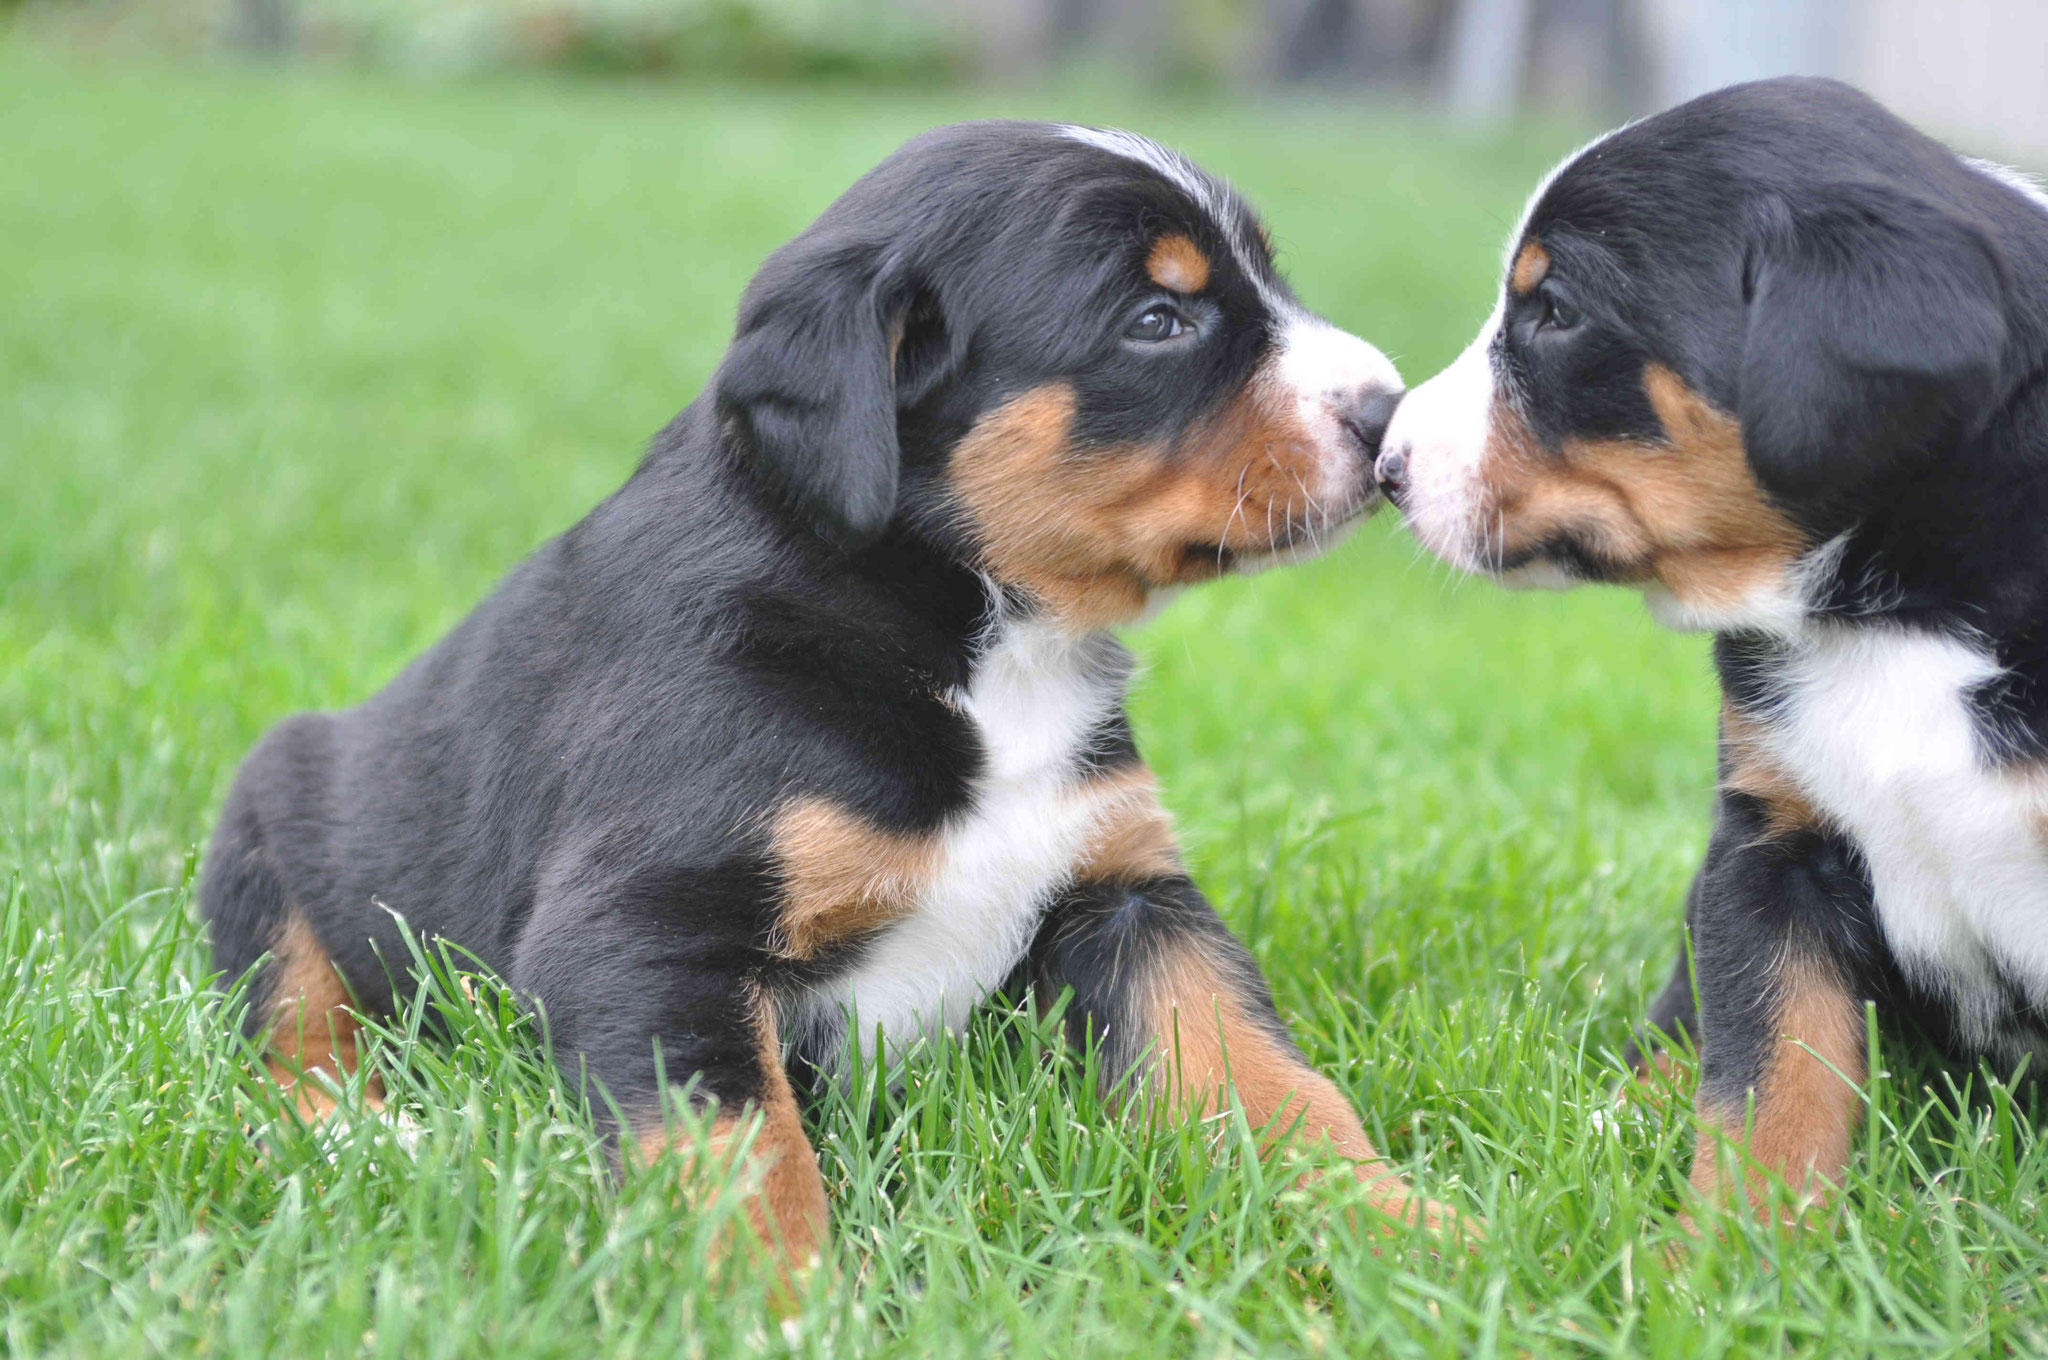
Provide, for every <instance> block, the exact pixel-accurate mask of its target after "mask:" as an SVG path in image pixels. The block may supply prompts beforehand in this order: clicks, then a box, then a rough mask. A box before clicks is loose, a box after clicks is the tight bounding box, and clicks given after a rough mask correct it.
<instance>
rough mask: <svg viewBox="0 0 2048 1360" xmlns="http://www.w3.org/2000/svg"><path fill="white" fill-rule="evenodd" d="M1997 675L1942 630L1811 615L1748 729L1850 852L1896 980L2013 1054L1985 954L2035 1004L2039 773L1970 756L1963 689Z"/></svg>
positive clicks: (2042, 864) (2047, 891) (2042, 896)
mask: <svg viewBox="0 0 2048 1360" xmlns="http://www.w3.org/2000/svg"><path fill="white" fill-rule="evenodd" d="M1997 672H1998V667H1997V665H1996V663H1995V662H1994V661H1993V660H1992V658H1991V657H1990V655H1989V654H1988V653H1986V652H1984V651H1983V650H1981V649H1979V648H1977V647H1974V646H1970V645H1967V644H1965V643H1963V642H1960V641H1957V640H1955V639H1953V638H1947V637H1941V636H1937V635H1935V634H1932V633H1926V632H1915V631H1907V630H1904V629H1899V628H1893V627H1889V626H1873V625H1869V624H1861V625H1858V624H1844V623H1837V622H1832V621H1819V620H1816V621H1813V622H1811V623H1809V624H1808V625H1807V626H1806V627H1805V628H1804V629H1803V630H1802V631H1801V632H1800V634H1799V635H1798V636H1797V637H1796V638H1795V639H1794V640H1793V641H1792V645H1791V650H1790V657H1789V661H1788V664H1787V665H1786V666H1785V668H1784V669H1783V671H1782V672H1781V674H1780V675H1779V676H1778V677H1777V678H1778V682H1779V684H1780V686H1781V691H1780V693H1781V698H1782V706H1781V707H1779V708H1777V709H1775V710H1774V711H1773V713H1772V714H1771V715H1770V716H1769V718H1768V719H1767V720H1766V721H1765V723H1764V726H1763V732H1762V738H1763V741H1764V743H1765V746H1766V748H1767V749H1768V750H1769V751H1770V752H1771V754H1772V755H1773V756H1774V757H1775V758H1776V759H1777V760H1778V761H1780V762H1781V763H1782V765H1783V766H1784V768H1785V769H1786V770H1787V771H1788V772H1789V773H1790V774H1791V775H1792V777H1793V778H1794V779H1795V780H1796V781H1797V783H1798V785H1799V787H1800V788H1801V790H1802V791H1803V792H1804V793H1805V794H1806V796H1807V797H1808V798H1809V799H1811V800H1812V801H1813V803H1814V805H1815V806H1816V807H1817V808H1819V809H1820V810H1821V811H1822V812H1823V813H1825V814H1826V815H1827V817H1828V818H1830V819H1831V820H1832V821H1833V822H1834V824H1835V825H1837V826H1838V827H1840V828H1841V829H1842V830H1843V831H1845V832H1846V833H1848V834H1849V835H1850V836H1851V837H1852V838H1853V839H1854V841H1855V844H1856V846H1857V848H1858V849H1859V850H1860V851H1861V852H1862V854H1863V857H1864V859H1865V861H1866V862H1867V863H1868V865H1869V867H1870V875H1871V880H1872V884H1873V886H1874V888H1875V891H1876V900H1877V917H1878V921H1879V923H1880V925H1881V927H1882V929H1883V931H1884V936H1885V940H1886V942H1887V943H1888V944H1889V945H1890V947H1891V949H1892V952H1893V953H1894V954H1895V955H1896V956H1897V958H1898V961H1899V965H1900V967H1901V968H1902V969H1903V970H1904V972H1905V973H1906V975H1907V976H1908V977H1909V978H1911V979H1912V980H1913V981H1914V982H1915V983H1916V984H1917V985H1919V986H1921V987H1923V988H1925V989H1926V990H1928V991H1929V992H1930V993H1931V994H1933V995H1936V996H1943V997H1946V998H1947V999H1948V1001H1949V1003H1950V1004H1951V1005H1952V1007H1953V1009H1954V1014H1955V1017H1956V1021H1957V1024H1958V1027H1959V1030H1960V1032H1961V1034H1962V1035H1963V1036H1964V1037H1965V1038H1966V1039H1967V1040H1968V1041H1969V1042H1971V1043H1972V1044H1974V1045H1976V1046H1978V1047H1979V1048H1981V1049H1984V1050H1986V1051H1990V1052H1994V1053H2000V1054H2002V1055H2003V1056H2007V1057H2015V1056H2017V1045H2016V1043H2015V1040H2014V1038H2013V1037H2012V1036H2011V1035H2010V1034H2009V1033H2007V1032H2005V1031H2003V1029H2002V1027H2001V1025H2000V1017H2001V1014H2002V1011H2003V1006H2004V1003H2005V993H2004V992H2003V990H2002V989H2001V988H2000V986H1999V984H1998V979H1997V976H1996V973H1995V972H1994V970H1993V961H1994V960H1995V961H1996V962H1997V965H1998V967H1999V968H2000V969H2002V970H2003V972H2004V973H2005V975H2006V976H2007V977H2009V978H2011V979H2013V980H2015V981H2016V982H2017V983H2018V984H2019V985H2020V986H2021V987H2022V988H2023V989H2024V991H2025V992H2026V994H2027V997H2028V999H2029V1001H2031V1002H2037V1003H2038V1002H2042V1001H2048V850H2044V847H2043V843H2042V842H2043V824H2042V818H2043V817H2044V816H2048V783H2044V781H2043V780H2042V778H2041V777H2040V776H2038V775H2036V774H2032V773H2030V772H2025V771H2016V770H2009V769H2008V770H2000V769H1991V768H1986V766H1985V764H1984V763H1983V761H1982V760H1981V759H1980V757H1979V755H1978V751H1979V745H1978V734H1977V729H1976V725H1975V724H1974V722H1973V721H1972V717H1971V713H1970V709H1969V706H1968V703H1967V698H1968V695H1969V693H1970V691H1971V690H1972V688H1973V687H1975V686H1977V685H1979V684H1981V683H1983V682H1984V681H1985V680H1987V679H1990V678H1991V677H1992V676H1994V675H1996V674H1997Z"/></svg>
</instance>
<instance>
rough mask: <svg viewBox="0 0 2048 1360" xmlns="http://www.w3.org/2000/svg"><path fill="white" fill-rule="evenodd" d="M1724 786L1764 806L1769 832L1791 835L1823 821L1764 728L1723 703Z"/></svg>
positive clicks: (1765, 824)
mask: <svg viewBox="0 0 2048 1360" xmlns="http://www.w3.org/2000/svg"><path fill="white" fill-rule="evenodd" d="M1721 761H1722V764H1723V766H1724V767H1725V770H1724V772H1723V774H1722V776H1721V787H1722V788H1723V789H1726V790H1728V791H1729V792H1732V793H1742V794H1747V795H1749V796H1750V797H1751V798H1754V799H1756V800H1757V801H1758V802H1760V803H1762V804H1763V805H1764V818H1765V821H1764V830H1765V833H1766V834H1767V835H1770V836H1773V837H1776V836H1787V835H1790V834H1791V833H1793V832H1794V831H1801V830H1807V829H1810V828H1813V827H1818V826H1820V825H1821V824H1822V820H1823V819H1822V817H1821V814H1820V812H1819V810H1818V809H1816V808H1815V807H1814V805H1813V803H1812V802H1811V801H1810V800H1808V798H1807V797H1806V794H1805V793H1804V791H1802V790H1801V789H1800V787H1799V785H1798V783H1797V782H1796V781H1795V780H1794V779H1793V778H1792V775H1791V774H1790V772H1788V771H1787V770H1786V769H1785V767H1784V766H1783V765H1782V764H1780V763H1779V762H1778V760H1777V758H1776V757H1775V756H1773V755H1772V754H1771V753H1770V751H1769V749H1768V748H1767V747H1766V746H1765V744H1764V739H1763V730H1762V728H1760V727H1759V726H1758V725H1757V723H1756V721H1755V720H1754V719H1752V718H1750V717H1749V716H1748V715H1746V714H1744V713H1743V712H1742V711H1741V710H1740V709H1738V708H1736V707H1735V706H1734V705H1733V704H1726V703H1724V704H1723V705H1722V706H1721Z"/></svg>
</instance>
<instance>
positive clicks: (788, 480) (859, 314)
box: [713, 228, 911, 549]
mask: <svg viewBox="0 0 2048 1360" xmlns="http://www.w3.org/2000/svg"><path fill="white" fill-rule="evenodd" d="M910 301H911V289H910V288H909V286H908V285H907V283H906V282H905V280H904V278H903V271H902V270H900V269H899V268H897V267H896V266H895V264H894V262H893V261H891V260H890V259H888V258H887V256H886V252H885V250H884V248H883V247H881V246H878V245H876V244H874V243H872V242H862V241H855V240H848V239H846V238H844V237H843V236H836V235H834V234H832V233H828V232H826V231H822V230H819V229H816V228H814V229H813V230H812V231H810V232H808V233H806V234H805V235H803V236H799V237H798V238H797V239H796V240H794V241H791V242H790V243H789V244H788V245H786V246H784V247H782V249H780V250H778V251H776V252H775V254H773V255H772V256H770V257H769V259H768V262H767V264H765V265H763V266H762V268H761V272H760V273H759V274H757V275H755V276H754V281H753V282H752V283H750V284H749V285H747V291H746V295H745V296H744V297H743V298H742V299H741V300H740V311H739V324H738V326H737V328H736V329H735V332H734V336H733V344H732V348H731V349H730V350H728V351H727V352H726V356H725V360H724V362H723V363H721V364H720V365H719V368H718V374H717V377H716V378H715V379H714V380H713V383H714V392H715V394H716V396H715V400H716V402H717V406H718V414H719V420H720V423H721V424H722V425H723V426H725V428H726V429H727V430H728V431H729V432H730V433H731V435H732V437H733V439H734V442H735V444H736V446H737V448H738V451H739V453H740V456H741V458H742V459H743V460H744V461H745V463H746V464H747V466H748V468H749V470H750V471H751V472H753V473H754V475H756V476H758V477H759V478H760V479H761V480H762V481H763V482H764V483H765V484H766V485H767V486H768V487H769V488H771V490H772V491H773V492H774V493H776V494H777V495H779V496H781V497H782V498H784V499H785V500H786V501H787V502H788V503H789V504H790V505H791V506H792V507H794V508H795V509H796V510H797V511H799V512H800V513H801V514H803V515H804V516H805V517H806V518H807V519H809V520H810V522H811V523H812V524H813V525H815V526H816V527H817V529H818V531H819V532H820V533H822V534H824V535H825V536H826V537H827V538H829V539H831V540H833V541H834V542H836V543H838V544H840V545H841V546H842V547H846V548H848V549H855V548H859V547H862V546H864V545H866V544H868V543H871V542H873V541H874V540H875V539H876V538H877V537H879V536H880V535H881V533H882V531H883V530H884V529H885V528H887V527H888V524H889V520H890V517H891V516H892V515H893V514H894V513H895V510H896V489H897V480H898V477H899V476H900V474H901V471H902V467H901V464H902V451H901V449H900V448H899V447H898V445H897V440H896V408H897V401H896V381H895V371H894V370H895V348H896V343H897V340H898V339H899V337H900V330H899V328H900V326H901V325H902V323H903V320H904V317H905V314H906V313H907V311H908V310H909V305H910Z"/></svg>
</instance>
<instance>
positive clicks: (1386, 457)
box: [1372, 448, 1408, 498]
mask: <svg viewBox="0 0 2048 1360" xmlns="http://www.w3.org/2000/svg"><path fill="white" fill-rule="evenodd" d="M1372 479H1373V480H1374V481H1376V482H1378V483H1379V484H1380V490H1381V491H1383V492H1384V493H1386V495H1387V496H1388V497H1389V498H1396V497H1399V496H1400V494H1401V492H1402V490H1403V488H1404V487H1405V486H1406V485H1407V482H1408V451H1407V450H1406V449H1402V448H1391V449H1381V450H1380V456H1379V457H1378V458H1375V459H1374V460H1373V464H1372Z"/></svg>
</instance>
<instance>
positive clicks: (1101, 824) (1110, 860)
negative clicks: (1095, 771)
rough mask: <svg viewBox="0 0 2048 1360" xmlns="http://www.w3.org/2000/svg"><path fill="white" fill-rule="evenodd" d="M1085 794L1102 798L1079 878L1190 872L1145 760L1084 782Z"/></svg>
mask: <svg viewBox="0 0 2048 1360" xmlns="http://www.w3.org/2000/svg"><path fill="white" fill-rule="evenodd" d="M1082 796H1083V797H1094V798H1097V799H1099V800H1100V802H1099V805H1098V810H1097V813H1096V820H1095V830H1094V832H1093V834H1091V835H1090V836H1089V838H1088V843H1087V844H1086V846H1084V847H1083V849H1082V851H1081V859H1080V862H1079V864H1077V865H1076V866H1075V870H1074V879H1075V881H1076V882H1079V883H1142V882H1145V881H1146V880H1148V879H1154V878H1170V877H1172V876H1174V875H1176V874H1180V873H1184V872H1186V870H1185V868H1184V867H1183V866H1182V864H1181V857H1180V844H1179V842H1178V841H1177V840H1176V839H1175V838H1174V834H1173V818H1172V816H1171V815H1169V814H1168V812H1167V811H1166V809H1165V808H1164V807H1163V806H1161V804H1160V802H1159V781H1158V780H1157V779H1155V778H1154V777H1153V775H1152V771H1150V770H1149V769H1147V768H1145V767H1144V766H1143V765H1133V766H1130V767H1128V768H1126V769H1122V770H1116V771H1112V772H1110V773H1108V774H1105V775H1102V776H1100V777H1098V778H1096V779H1093V780H1090V781H1089V782H1088V783H1087V784H1085V785H1083V786H1082Z"/></svg>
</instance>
